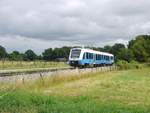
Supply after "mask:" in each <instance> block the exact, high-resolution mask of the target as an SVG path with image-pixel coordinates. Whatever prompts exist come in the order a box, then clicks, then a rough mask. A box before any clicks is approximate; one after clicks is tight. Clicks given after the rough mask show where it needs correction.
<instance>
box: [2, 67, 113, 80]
mask: <svg viewBox="0 0 150 113" xmlns="http://www.w3.org/2000/svg"><path fill="white" fill-rule="evenodd" d="M110 70H116V66H107V67H106V66H105V67H96V68H83V69H79V68H72V67H66V68H51V69H48V68H47V69H38V70H21V71H13V70H12V71H0V83H3V82H17V81H23V82H24V81H27V80H35V79H37V78H43V77H47V76H56V75H60V76H63V75H70V74H81V73H89V72H97V71H110Z"/></svg>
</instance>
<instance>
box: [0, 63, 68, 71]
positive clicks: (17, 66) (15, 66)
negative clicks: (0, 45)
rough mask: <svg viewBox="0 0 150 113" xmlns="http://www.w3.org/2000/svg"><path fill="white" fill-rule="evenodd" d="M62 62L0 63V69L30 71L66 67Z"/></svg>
mask: <svg viewBox="0 0 150 113" xmlns="http://www.w3.org/2000/svg"><path fill="white" fill-rule="evenodd" d="M67 66H68V65H67V64H66V63H64V62H45V61H5V62H3V61H0V69H1V70H2V69H31V68H51V67H67Z"/></svg>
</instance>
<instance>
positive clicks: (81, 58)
mask: <svg viewBox="0 0 150 113" xmlns="http://www.w3.org/2000/svg"><path fill="white" fill-rule="evenodd" d="M113 63H114V55H112V54H109V53H105V52H100V51H95V50H91V49H86V48H72V49H71V50H70V55H69V65H71V66H74V67H96V66H103V65H112V64H113Z"/></svg>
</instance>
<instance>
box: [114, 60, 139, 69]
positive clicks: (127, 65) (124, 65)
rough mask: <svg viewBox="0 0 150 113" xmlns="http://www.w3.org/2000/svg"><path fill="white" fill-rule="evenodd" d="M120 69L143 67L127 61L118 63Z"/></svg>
mask: <svg viewBox="0 0 150 113" xmlns="http://www.w3.org/2000/svg"><path fill="white" fill-rule="evenodd" d="M116 64H117V66H118V67H119V69H141V68H142V65H141V64H139V63H138V62H136V61H131V62H127V61H125V60H119V61H118V62H117V63H116Z"/></svg>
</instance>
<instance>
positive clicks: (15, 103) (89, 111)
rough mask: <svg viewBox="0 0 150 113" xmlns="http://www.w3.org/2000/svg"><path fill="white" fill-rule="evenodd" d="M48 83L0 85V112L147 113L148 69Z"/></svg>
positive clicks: (149, 98)
mask: <svg viewBox="0 0 150 113" xmlns="http://www.w3.org/2000/svg"><path fill="white" fill-rule="evenodd" d="M83 76H84V77H83ZM49 79H52V80H51V82H50V80H47V81H46V80H45V83H43V82H42V81H40V80H38V81H35V82H34V83H27V84H24V85H23V84H22V85H18V84H17V85H14V86H13V85H11V86H9V85H1V87H0V89H1V91H0V112H1V113H150V68H143V69H138V70H136V69H135V70H125V71H112V72H99V73H89V74H85V75H80V76H76V77H75V76H72V77H70V78H69V77H68V78H63V77H60V78H57V79H56V78H55V79H54V78H49Z"/></svg>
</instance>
